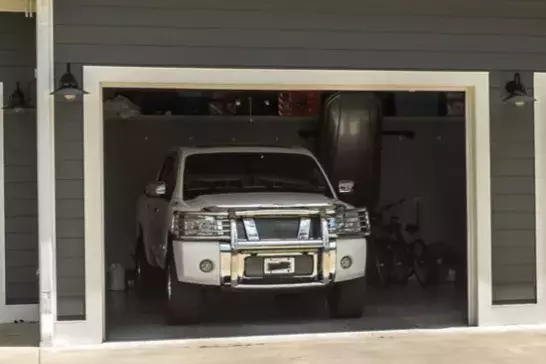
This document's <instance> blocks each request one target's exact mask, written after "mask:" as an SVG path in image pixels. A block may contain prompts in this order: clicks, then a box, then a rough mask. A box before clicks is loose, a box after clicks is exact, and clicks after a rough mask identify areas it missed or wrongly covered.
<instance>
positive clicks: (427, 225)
mask: <svg viewBox="0 0 546 364" xmlns="http://www.w3.org/2000/svg"><path fill="white" fill-rule="evenodd" d="M383 128H384V130H410V131H413V132H414V133H415V139H413V140H408V139H398V138H397V137H394V136H393V137H384V138H383V152H382V156H381V172H382V173H381V206H384V205H387V204H389V203H393V202H396V201H398V200H400V199H402V198H405V199H406V200H407V202H406V203H405V204H404V205H401V206H399V207H397V208H395V209H393V210H391V211H390V212H389V213H388V214H387V215H388V216H390V215H391V214H394V215H397V216H399V217H400V218H401V221H402V222H403V223H404V224H412V223H415V221H416V205H415V202H414V199H415V198H419V199H420V217H421V228H422V232H421V234H422V237H423V239H424V241H425V242H427V243H428V244H434V243H443V244H445V245H446V246H449V247H450V248H452V250H454V251H456V252H457V253H458V255H459V256H463V257H464V255H465V252H466V243H467V229H466V225H467V224H466V217H467V214H466V153H465V149H466V142H465V137H466V135H465V122H464V119H463V118H456V119H449V120H446V119H442V118H426V119H422V120H419V118H415V119H413V120H412V119H410V120H395V121H388V120H386V121H385V122H384V124H383Z"/></svg>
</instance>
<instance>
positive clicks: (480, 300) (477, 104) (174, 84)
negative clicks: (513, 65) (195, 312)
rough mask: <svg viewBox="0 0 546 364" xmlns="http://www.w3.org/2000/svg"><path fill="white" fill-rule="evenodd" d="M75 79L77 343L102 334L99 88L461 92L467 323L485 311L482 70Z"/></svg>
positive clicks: (180, 72) (143, 71) (133, 73)
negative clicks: (79, 96)
mask: <svg viewBox="0 0 546 364" xmlns="http://www.w3.org/2000/svg"><path fill="white" fill-rule="evenodd" d="M83 85H84V88H85V89H86V90H87V91H88V92H89V95H87V96H85V97H84V163H85V165H84V176H85V179H84V190H85V192H84V193H85V217H86V219H85V288H86V292H85V294H86V304H85V306H86V320H85V321H83V322H80V323H79V325H77V327H78V329H79V330H81V332H79V333H78V335H77V336H78V338H79V339H78V341H81V340H83V339H82V338H84V337H85V340H83V341H85V342H88V343H95V344H100V343H102V342H103V340H104V338H105V336H104V334H105V280H104V274H105V273H104V272H105V262H104V254H105V253H104V249H105V247H104V221H103V218H104V186H103V181H104V178H103V176H104V170H103V163H104V161H103V111H102V106H103V105H102V88H103V87H134V88H195V89H198V88H201V89H204V88H206V89H260V90H267V89H270V90H280V89H285V90H291V89H292V90H297V89H307V90H340V91H343V90H359V91H379V90H400V91H412V90H416V91H450V90H454V91H465V92H466V94H467V100H468V103H467V104H468V105H469V106H468V108H467V112H466V120H467V127H466V140H467V171H468V172H467V195H468V208H467V210H468V240H469V241H468V244H469V249H468V250H469V257H470V259H469V264H468V266H469V267H468V274H469V289H468V297H469V299H468V301H469V307H468V310H469V324H471V325H479V324H482V321H483V318H486V319H487V318H490V317H492V315H491V311H492V305H491V196H490V194H491V191H490V185H491V181H490V178H491V177H490V148H489V107H490V105H489V73H487V72H438V71H430V72H429V71H352V70H351V71H349V70H278V69H199V68H182V69H181V68H152V67H101V66H84V69H83ZM478 241H479V244H478ZM485 322H487V320H486V321H485ZM58 324H60V323H58ZM67 325H68V324H67ZM67 327H68V326H67ZM73 327H74V326H73ZM66 340H69V338H68V339H66V338H63V339H62V341H63V343H65V344H67V342H66ZM68 344H69V343H68ZM75 344H76V343H75Z"/></svg>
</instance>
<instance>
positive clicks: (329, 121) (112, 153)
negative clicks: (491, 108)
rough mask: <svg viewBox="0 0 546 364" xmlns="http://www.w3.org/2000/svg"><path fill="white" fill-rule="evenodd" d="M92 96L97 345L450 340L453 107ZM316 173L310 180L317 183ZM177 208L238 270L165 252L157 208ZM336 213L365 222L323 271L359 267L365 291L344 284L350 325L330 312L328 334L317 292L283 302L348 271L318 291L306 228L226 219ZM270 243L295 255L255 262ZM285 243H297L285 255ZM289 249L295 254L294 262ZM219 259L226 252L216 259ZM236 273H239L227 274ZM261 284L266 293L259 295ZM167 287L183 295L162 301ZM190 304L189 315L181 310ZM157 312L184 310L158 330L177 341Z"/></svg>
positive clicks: (429, 99)
mask: <svg viewBox="0 0 546 364" xmlns="http://www.w3.org/2000/svg"><path fill="white" fill-rule="evenodd" d="M104 94H105V99H104V111H105V115H104V141H105V143H104V146H105V152H104V153H105V154H104V155H105V222H106V230H105V233H106V239H105V243H106V246H105V250H106V253H107V255H106V259H107V263H108V265H107V266H108V267H109V268H110V270H109V275H108V281H107V282H106V284H107V287H109V291H108V293H107V330H108V338H109V339H110V340H135V339H156V338H195V337H219V336H220V337H221V336H237V335H242V336H247V335H256V334H282V333H309V332H336V331H346V330H347V328H348V327H349V328H350V330H377V329H400V328H416V327H444V326H459V325H464V324H466V322H467V311H466V309H467V301H466V299H467V298H466V279H467V275H466V249H467V248H466V244H467V240H466V235H467V230H466V219H467V217H466V183H465V181H466V168H465V120H464V116H463V112H462V110H464V94H462V93H461V94H458V95H455V96H453V95H451V96H449V97H448V95H447V94H445V93H438V92H437V93H393V92H377V93H371V92H362V93H359V92H350V93H343V92H341V93H340V92H337V91H335V90H333V91H327V92H309V91H303V90H302V91H300V92H291V93H288V92H282V91H268V92H262V91H252V90H241V91H229V92H222V91H214V90H191V91H188V90H176V91H175V90H146V89H131V90H126V89H125V90H124V89H105V92H104ZM408 99H409V101H408ZM448 99H449V100H451V101H448ZM411 106H413V107H411ZM253 153H255V156H256V158H254V154H253ZM313 155H316V156H317V158H318V163H317V162H313V158H314V157H313ZM300 158H302V161H301V162H299V161H298V160H299V159H300ZM305 159H308V162H309V163H311V164H309V166H311V168H308V167H307V166H308V164H307V162H304V161H303V160H305ZM313 165H314V166H315V167H313ZM320 165H323V166H324V171H325V172H326V173H325V176H324V177H320V178H319V179H318V180H317V179H316V176H317V175H318V176H321V174H322V171H321V170H320ZM319 180H322V181H323V182H320V181H319ZM328 181H331V183H330V182H328ZM349 182H350V183H349ZM346 188H348V189H349V190H343V189H346ZM340 189H341V191H340ZM177 191H178V192H177ZM340 192H342V193H340ZM177 193H180V195H179V196H180V198H181V200H179V201H178V200H177V201H178V202H175V204H178V203H180V204H181V205H182V206H186V208H189V210H192V211H195V212H197V213H200V214H203V213H205V214H207V213H212V215H210V216H211V218H213V219H214V218H216V216H220V217H219V219H220V220H214V221H219V223H220V225H219V226H221V228H222V229H227V230H222V231H225V232H226V234H227V235H230V233H229V232H227V231H231V234H233V233H235V234H236V235H237V236H238V238H237V242H238V243H237V244H240V245H241V246H244V247H243V248H241V247H239V248H238V249H240V250H238V251H242V252H244V253H245V254H246V255H245V256H244V258H243V259H242V260H239V255H234V251H233V250H232V249H233V246H231V247H230V245H229V244H230V243H229V241H230V239H232V238H229V237H228V238H227V240H225V242H226V243H225V244H224V243H223V242H222V239H223V238H221V237H219V238H218V239H217V241H213V242H211V239H210V237H209V238H205V239H203V240H202V241H201V242H199V243H196V245H195V247H192V246H189V245H185V244H187V243H181V244H180V245H179V247H178V248H177V247H176V246H177V245H176V244H178V243H176V244H173V245H172V246H170V245H169V240H168V239H169V236H170V235H169V234H172V233H173V232H172V231H171V232H170V233H169V232H167V230H169V227H167V230H165V226H170V223H171V222H172V221H173V215H171V214H172V205H170V203H169V201H174V200H173V196H177ZM165 196H168V198H167V199H165V198H164V197H165ZM337 197H339V198H340V199H342V200H344V201H345V202H347V203H353V204H354V205H355V206H358V207H367V208H368V210H369V215H370V217H371V219H372V225H371V229H372V235H371V236H368V237H367V238H366V239H367V243H366V248H365V253H364V255H363V256H362V258H359V255H358V254H357V253H355V252H356V251H354V252H353V253H351V254H348V255H347V256H346V257H345V255H343V254H342V253H341V250H339V249H338V251H339V254H337V255H338V256H337V258H334V259H335V260H339V264H343V265H345V264H356V265H361V268H362V270H361V272H362V274H361V275H360V276H362V277H365V278H366V280H363V279H362V280H354V278H355V277H359V275H358V274H359V273H355V274H357V275H356V276H352V278H353V280H349V282H351V281H354V282H358V287H357V288H356V289H353V291H352V293H351V294H353V296H352V298H351V300H352V302H356V303H357V305H360V306H359V309H358V310H356V311H354V310H353V311H351V312H350V313H351V314H350V315H345V313H346V312H347V311H343V313H344V314H343V315H341V316H342V317H344V318H345V320H343V321H337V320H332V319H331V318H330V317H332V312H334V315H333V316H334V317H336V316H338V315H337V312H336V311H335V310H336V309H338V308H336V307H337V306H332V305H334V303H333V301H332V300H331V299H328V297H327V296H328V295H326V297H325V296H324V291H323V290H320V289H318V290H298V289H297V290H283V288H286V286H288V285H289V284H290V283H291V282H292V283H297V284H298V285H302V286H305V285H307V284H309V287H310V288H312V286H313V285H314V284H316V285H321V284H322V283H323V282H324V281H325V280H326V279H331V283H332V284H333V287H335V283H336V281H335V277H341V276H342V275H343V269H349V271H350V268H348V266H347V267H346V268H343V267H342V266H341V265H340V266H338V267H335V266H334V267H333V268H332V269H333V270H332V275H331V276H325V275H324V272H326V270H325V269H324V267H325V266H326V265H327V264H329V263H328V260H327V259H329V256H328V255H324V252H325V251H328V250H325V249H330V248H329V246H327V247H326V248H325V246H324V245H323V241H320V243H319V245H318V246H317V247H315V246H314V245H312V244H313V234H314V233H313V221H314V220H313V219H314V218H313V217H312V216H310V218H309V220H308V221H309V222H308V224H309V226H310V227H311V230H309V232H307V233H305V232H303V233H302V230H301V229H302V226H304V224H307V222H305V223H304V220H300V218H298V219H297V220H295V221H294V225H293V227H291V225H290V224H292V222H291V220H290V219H283V220H278V221H276V222H274V221H273V220H271V219H269V220H268V221H266V220H263V219H260V218H258V217H257V216H255V212H253V213H252V214H251V215H248V216H247V217H246V218H242V217H241V220H240V223H238V222H236V221H238V220H237V218H234V220H230V217H229V216H230V215H229V214H230V213H233V214H236V213H237V208H239V209H241V208H242V209H247V210H248V209H249V208H250V206H254V207H260V208H265V207H267V208H273V207H275V208H278V207H279V206H281V205H283V204H285V203H286V201H289V203H290V207H292V208H293V207H294V206H298V208H300V209H301V208H304V206H306V204H309V205H310V206H322V205H321V204H322V203H325V205H324V206H328V204H329V203H328V202H327V201H335V200H336V199H337ZM298 198H299V200H298ZM287 199H288V200H287ZM325 201H326V202H325ZM332 203H333V202H332ZM169 206H171V207H169ZM332 206H333V205H332ZM223 209H225V211H226V212H225V217H221V216H224V215H222V214H223V213H224V212H222V211H224V210H223ZM228 211H231V212H228ZM192 213H193V212H192ZM246 213H247V214H250V212H248V211H247V212H246ZM317 216H318V215H317ZM187 218H188V217H186V219H187ZM222 219H225V220H222ZM306 219H307V218H306ZM229 221H235V222H236V225H235V227H234V228H233V229H234V230H230V227H229V224H228V225H225V224H224V222H229ZM305 221H307V220H305ZM317 221H318V220H317ZM196 223H197V222H196ZM192 224H193V223H192ZM199 224H201V223H199ZM192 226H197V225H192ZM199 226H201V225H199ZM298 226H299V229H300V231H299V230H298ZM186 228H188V225H187V223H185V222H184V229H186ZM162 229H163V230H162ZM279 229H281V230H279ZM282 229H284V230H282ZM291 231H293V234H294V235H293V236H292V235H290V234H292V233H291ZM135 232H136V235H135ZM278 234H281V235H282V234H285V235H286V234H288V235H286V237H289V235H290V237H291V239H294V241H295V244H296V245H294V246H292V247H289V246H287V247H285V248H284V249H278V248H273V247H269V248H267V249H266V250H260V248H259V246H260V245H261V244H262V245H264V246H265V245H266V244H269V242H271V241H272V240H271V239H274V240H275V241H276V242H277V240H278V239H279V235H278ZM299 234H303V235H304V236H306V237H307V238H306V239H303V240H299V239H302V238H301V237H299ZM306 234H307V235H306ZM309 234H310V235H309ZM318 234H319V235H317V237H319V236H320V233H318ZM332 236H333V235H332ZM182 239H187V237H185V238H184V237H183V238H182ZM331 239H334V238H331ZM190 240H191V239H190ZM212 240H214V239H212ZM288 240H289V239H288ZM288 240H278V242H281V241H285V242H287V241H288ZM298 240H299V241H300V242H301V244H303V242H304V241H305V243H306V244H310V245H308V248H305V249H304V251H303V250H301V249H302V247H301V246H300V245H301V244H300V245H297V242H298ZM332 241H334V240H332ZM223 244H224V245H225V247H224V248H222V247H223V246H224V245H223ZM231 244H233V241H231ZM340 244H341V240H339V239H338V246H340V247H342V245H340ZM296 246H298V248H295V247H296ZM177 249H178V250H177ZM194 249H197V250H194ZM210 249H212V250H214V249H220V250H217V253H213V252H212V250H210ZM222 249H228V250H227V253H226V254H225V256H224V255H223V254H224V253H222V252H223V250H222ZM272 249H273V250H272ZM294 249H296V250H294ZM298 249H300V250H301V251H300V250H298ZM209 250H210V252H209V253H212V254H209V253H207V251H209ZM264 251H265V252H264ZM224 252H226V251H224ZM302 252H303V255H302ZM207 254H209V255H207ZM355 254H356V255H355ZM214 256H218V257H219V260H217V259H216V258H211V257H214ZM177 257H178V258H177ZM235 257H237V258H235ZM332 257H333V256H332ZM224 258H225V259H224ZM341 258H346V259H345V260H344V261H343V262H342V261H341ZM177 259H178V260H177ZM233 259H235V260H233ZM359 259H363V260H359ZM306 260H308V263H306ZM237 264H242V265H241V271H240V272H238V273H235V270H234V269H235V268H234V267H235V266H237ZM307 266H308V268H309V271H307V270H306V269H307V268H306V267H307ZM169 267H170V268H171V269H174V270H169ZM230 267H231V268H230ZM226 269H227V273H225V272H224V270H226ZM276 270H278V274H280V275H276V274H277V273H274V272H275V271H276ZM358 271H359V270H356V271H355V272H358ZM121 272H124V274H125V276H126V280H122V279H121V278H120V277H122V276H123V274H121V275H120V273H121ZM210 272H212V273H210ZM234 274H235V275H234ZM211 277H212V278H211ZM262 279H264V280H265V279H268V280H269V281H268V283H271V284H272V286H275V288H280V289H271V290H268V289H263V288H264V287H263V286H262V287H260V282H261V280H262ZM180 280H181V281H182V282H185V283H183V284H184V286H183V289H184V294H183V295H181V296H180V297H179V298H176V300H175V301H172V296H173V295H175V294H177V293H176V291H174V292H175V293H173V290H176V289H179V288H177V285H179V282H178V281H180ZM120 282H121V283H120ZM264 282H265V281H264ZM251 284H256V286H255V287H252V286H251ZM243 287H244V288H245V289H243ZM249 288H257V289H249ZM315 288H316V287H315ZM321 288H324V287H321ZM196 292H198V293H196ZM355 292H356V295H355ZM195 294H199V295H200V296H199V297H200V299H199V305H198V306H191V305H188V304H190V303H191V304H193V303H192V301H191V299H193V298H195V297H194V296H193V295H195ZM188 297H189V298H188ZM192 297H193V298H192ZM361 297H363V298H364V299H362V300H361ZM188 299H189V300H190V302H188ZM173 302H174V304H173ZM173 305H174V306H175V307H174V309H175V312H179V311H180V310H188V311H183V312H182V313H180V314H181V316H177V320H174V321H175V322H176V323H182V325H174V326H173V325H170V326H169V325H168V324H169V323H171V324H172V323H173V320H172V317H170V316H169V313H168V312H169V311H170V310H172V309H173ZM332 307H334V308H332ZM197 308H198V309H199V310H197ZM332 309H334V311H332ZM351 310H352V308H351ZM187 312H191V314H190V315H189V316H188V315H187ZM227 312H229V314H227ZM355 312H356V314H355ZM188 324H190V325H188ZM135 328H138V330H137V329H135Z"/></svg>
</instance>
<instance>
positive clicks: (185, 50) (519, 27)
mask: <svg viewBox="0 0 546 364" xmlns="http://www.w3.org/2000/svg"><path fill="white" fill-rule="evenodd" d="M54 10H55V62H56V76H57V77H59V76H60V75H61V74H62V72H63V70H64V64H65V63H66V62H72V63H73V66H74V67H73V69H74V73H75V74H76V75H77V77H79V78H80V80H81V67H82V66H83V65H116V66H128V65H130V66H167V67H189V66H201V67H276V68H332V69H348V68H350V69H423V70H486V71H490V72H491V80H492V86H491V87H492V88H491V91H492V95H493V97H492V104H491V111H492V124H491V136H492V140H493V141H495V138H496V135H501V134H510V130H511V129H510V127H511V125H512V124H510V122H509V121H508V119H507V116H506V115H507V114H506V113H504V111H503V110H504V109H503V108H504V107H503V106H502V105H500V104H499V103H498V102H497V101H494V100H493V99H494V98H496V97H497V96H499V95H500V90H501V89H500V87H501V86H502V81H503V79H505V78H506V77H508V76H509V75H512V71H513V70H519V71H524V72H522V76H523V78H524V81H525V82H526V83H527V84H528V86H529V87H531V86H532V85H531V80H532V71H538V70H545V69H546V41H545V40H546V21H545V19H546V3H544V2H539V1H511V0H499V1H494V0H484V1H471V0H448V1H442V2H439V1H433V0H418V1H412V2H408V1H402V0H386V1H380V2H379V1H371V0H341V1H335V2H334V1H330V0H318V1H314V2H312V3H311V2H294V1H291V0H279V1H274V2H257V1H252V0H233V1H223V0H188V1H184V2H182V1H177V0H157V1H153V2H151V1H148V0H56V1H55V9H54ZM512 118H515V119H517V120H518V121H519V125H520V126H521V128H522V130H524V131H516V132H517V133H518V132H522V133H523V132H525V133H531V134H532V132H533V131H532V130H533V116H532V115H531V114H529V113H527V112H523V113H517V112H514V114H513V115H512ZM55 122H56V151H57V157H56V158H57V161H56V162H57V164H58V166H57V192H58V194H57V238H58V241H57V244H58V245H57V246H58V256H59V257H60V259H58V267H57V268H58V271H57V273H58V289H59V301H58V302H59V315H60V316H78V315H81V314H82V313H83V311H84V307H83V302H84V277H83V266H84V264H83V260H84V259H83V244H84V241H83V221H84V220H83V219H84V216H83V166H82V164H83V161H82V148H83V144H82V141H83V134H82V125H81V124H82V106H81V104H73V105H69V104H66V103H58V104H57V105H56V116H55ZM478 122H479V121H478ZM517 133H516V134H517ZM528 135H529V134H528ZM508 137H509V138H511V137H512V136H508ZM518 143H519V142H517V141H512V142H511V144H510V145H511V146H513V148H509V149H506V148H498V145H497V144H496V145H495V146H492V152H495V153H496V151H499V153H503V156H502V157H499V158H496V159H494V160H492V169H493V170H492V173H493V176H494V178H493V181H492V189H493V192H494V193H493V196H492V198H493V215H494V222H493V237H494V239H496V241H502V242H503V243H502V244H505V245H508V246H509V249H512V250H515V251H518V252H520V250H519V249H518V248H519V246H520V245H521V244H523V245H527V246H528V247H534V245H535V240H534V239H535V238H534V234H532V233H530V231H533V230H534V226H533V227H531V225H530V224H534V222H531V220H532V221H534V207H533V208H532V209H531V210H528V207H523V206H516V207H514V208H513V209H514V210H513V211H512V212H510V213H508V212H506V213H504V212H500V211H497V209H502V208H503V207H499V206H502V203H503V202H502V201H506V199H503V197H501V196H504V195H503V194H504V193H507V194H508V195H510V196H512V197H514V194H513V192H514V191H518V192H517V193H518V194H524V195H526V196H534V183H530V182H529V181H532V180H533V178H534V171H533V170H526V171H518V170H517V169H518V168H519V167H518V165H517V163H516V164H515V163H512V162H513V158H512V157H513V156H516V155H517V153H518V151H517V150H518V145H519V144H518ZM520 146H521V145H520ZM522 148H523V149H525V153H529V152H530V154H531V157H529V158H531V159H532V158H533V157H532V155H533V150H534V148H533V145H532V144H529V143H527V144H525V146H523V147H522ZM527 148H531V149H527ZM517 173H520V174H523V176H519V177H521V178H520V179H518V178H519V177H514V176H512V175H513V174H517ZM523 180H525V181H527V182H523ZM514 193H515V192H514ZM496 201H501V202H500V203H501V205H499V202H496ZM509 214H513V215H516V216H517V219H516V220H515V221H521V223H522V224H526V225H525V226H526V229H527V230H525V232H524V233H521V230H520V227H519V226H513V225H511V224H505V223H504V220H503V219H504V218H507V217H508V218H509V217H510V216H509ZM495 216H498V217H499V220H495V219H496V217H495ZM495 221H496V222H495ZM512 221H513V220H510V223H511V222H512ZM510 236H516V237H517V239H516V240H513V239H512V240H511V239H509V237H510ZM495 243H496V242H494V246H493V247H494V250H496V249H497V246H496V245H495ZM531 250H532V249H531V248H530V249H527V250H525V252H522V253H521V254H523V256H521V264H511V263H510V262H507V261H506V260H502V259H500V260H499V261H498V262H496V259H497V258H498V257H499V255H495V254H494V257H493V258H494V260H495V262H494V264H493V266H494V270H493V276H494V282H496V283H495V285H494V291H495V292H498V290H499V289H500V287H504V288H503V292H504V293H503V296H505V297H512V296H514V295H517V296H518V297H521V292H520V288H519V287H520V286H521V284H522V283H523V285H527V286H528V287H530V286H533V285H534V284H535V283H534V282H535V279H534V276H533V275H532V274H529V266H533V264H532V263H524V262H528V261H531V262H534V261H535V257H534V255H532V256H531V255H529V254H531ZM503 254H504V253H503ZM503 254H501V255H500V256H503ZM521 272H527V273H525V274H524V278H519V277H520V276H519V274H520V273H521ZM513 277H518V278H513ZM508 282H511V283H508ZM517 292H519V293H517ZM533 292H534V291H529V290H526V291H525V292H524V293H523V296H529V295H530V294H534V293H533Z"/></svg>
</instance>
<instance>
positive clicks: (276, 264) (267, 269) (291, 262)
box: [264, 257, 296, 275]
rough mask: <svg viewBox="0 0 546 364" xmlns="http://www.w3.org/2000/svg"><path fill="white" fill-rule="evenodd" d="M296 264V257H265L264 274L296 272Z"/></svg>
mask: <svg viewBox="0 0 546 364" xmlns="http://www.w3.org/2000/svg"><path fill="white" fill-rule="evenodd" d="M295 265H296V259H295V258H294V257H266V258H264V274H265V275H276V274H294V272H295V268H296V267H295Z"/></svg>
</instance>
